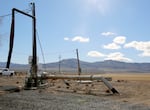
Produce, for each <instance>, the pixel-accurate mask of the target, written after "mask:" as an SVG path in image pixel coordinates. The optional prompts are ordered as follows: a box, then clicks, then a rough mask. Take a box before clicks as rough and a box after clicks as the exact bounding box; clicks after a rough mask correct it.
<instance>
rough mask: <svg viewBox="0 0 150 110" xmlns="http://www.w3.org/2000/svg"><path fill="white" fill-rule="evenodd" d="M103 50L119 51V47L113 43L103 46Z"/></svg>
mask: <svg viewBox="0 0 150 110" xmlns="http://www.w3.org/2000/svg"><path fill="white" fill-rule="evenodd" d="M103 47H104V48H105V49H120V48H121V47H120V46H119V45H117V44H115V43H111V44H108V45H104V46H103Z"/></svg>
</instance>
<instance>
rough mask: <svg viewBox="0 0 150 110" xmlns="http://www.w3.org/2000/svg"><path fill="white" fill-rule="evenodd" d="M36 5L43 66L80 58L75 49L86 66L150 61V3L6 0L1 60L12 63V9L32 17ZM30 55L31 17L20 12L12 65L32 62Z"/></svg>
mask: <svg viewBox="0 0 150 110" xmlns="http://www.w3.org/2000/svg"><path fill="white" fill-rule="evenodd" d="M31 2H34V3H35V7H36V23H37V24H36V30H37V47H38V48H37V55H38V59H39V62H40V63H50V62H57V61H59V60H60V59H61V60H62V59H69V58H76V49H78V51H79V58H80V60H82V61H87V62H97V61H104V60H115V61H123V62H131V63H132V62H137V63H143V62H150V38H149V37H150V13H149V10H150V6H149V4H150V0H1V1H0V62H6V61H7V55H8V46H9V36H10V24H11V10H12V8H17V9H19V10H22V11H24V12H26V13H28V14H31V15H32V12H31V4H30V3H31ZM40 45H41V46H40ZM31 55H32V19H31V18H29V17H27V16H25V15H22V14H20V13H15V40H14V49H13V54H12V59H11V62H13V63H22V64H27V63H28V57H29V56H31Z"/></svg>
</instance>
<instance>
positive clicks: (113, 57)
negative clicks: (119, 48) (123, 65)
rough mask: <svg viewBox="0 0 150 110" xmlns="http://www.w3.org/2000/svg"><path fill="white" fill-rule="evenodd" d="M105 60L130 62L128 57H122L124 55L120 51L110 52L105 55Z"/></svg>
mask: <svg viewBox="0 0 150 110" xmlns="http://www.w3.org/2000/svg"><path fill="white" fill-rule="evenodd" d="M105 60H115V61H123V62H132V60H131V59H130V58H126V57H124V55H123V54H122V53H120V52H115V53H110V54H108V55H107V58H105Z"/></svg>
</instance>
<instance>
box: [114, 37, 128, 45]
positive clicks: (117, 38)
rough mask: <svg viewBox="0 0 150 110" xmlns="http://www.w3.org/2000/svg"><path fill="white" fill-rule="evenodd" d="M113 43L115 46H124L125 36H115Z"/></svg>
mask: <svg viewBox="0 0 150 110" xmlns="http://www.w3.org/2000/svg"><path fill="white" fill-rule="evenodd" d="M113 42H114V43H116V44H124V43H125V42H126V37H125V36H117V37H116V38H114V40H113Z"/></svg>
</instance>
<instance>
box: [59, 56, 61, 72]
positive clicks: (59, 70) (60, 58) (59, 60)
mask: <svg viewBox="0 0 150 110" xmlns="http://www.w3.org/2000/svg"><path fill="white" fill-rule="evenodd" d="M60 66H61V55H59V73H61V71H60Z"/></svg>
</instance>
